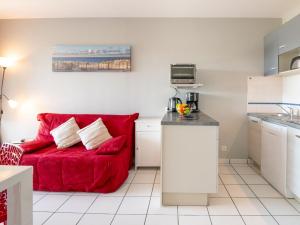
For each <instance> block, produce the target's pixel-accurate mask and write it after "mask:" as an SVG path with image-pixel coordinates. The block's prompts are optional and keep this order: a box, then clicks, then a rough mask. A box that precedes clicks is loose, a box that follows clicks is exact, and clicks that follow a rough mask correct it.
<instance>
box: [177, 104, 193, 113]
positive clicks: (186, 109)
mask: <svg viewBox="0 0 300 225" xmlns="http://www.w3.org/2000/svg"><path fill="white" fill-rule="evenodd" d="M176 110H177V112H178V113H179V115H181V116H189V115H190V114H191V108H190V107H189V106H188V105H187V104H177V105H176Z"/></svg>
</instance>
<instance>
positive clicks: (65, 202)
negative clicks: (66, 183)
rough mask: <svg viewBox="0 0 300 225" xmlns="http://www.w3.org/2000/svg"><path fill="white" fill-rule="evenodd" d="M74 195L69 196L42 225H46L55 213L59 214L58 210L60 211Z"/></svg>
mask: <svg viewBox="0 0 300 225" xmlns="http://www.w3.org/2000/svg"><path fill="white" fill-rule="evenodd" d="M73 194H74V193H73ZM73 194H71V195H69V196H68V198H67V199H66V200H65V201H64V202H63V203H62V204H61V205H60V206H59V207H58V208H57V209H56V210H55V211H54V212H53V213H52V214H51V215H50V216H49V217H48V218H47V219H46V220H45V221H44V222H43V223H42V224H45V223H46V222H47V221H48V220H49V219H50V218H51V217H52V216H53V215H54V214H55V213H57V210H59V209H60V208H61V207H62V206H63V205H64V204H65V203H66V202H67V201H68V200H69V199H70V198H71V197H72V196H73Z"/></svg>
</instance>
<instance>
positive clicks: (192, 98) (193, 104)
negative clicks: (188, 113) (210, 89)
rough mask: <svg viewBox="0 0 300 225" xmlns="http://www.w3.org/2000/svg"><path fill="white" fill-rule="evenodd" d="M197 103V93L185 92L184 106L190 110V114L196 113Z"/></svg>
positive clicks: (197, 109)
mask: <svg viewBox="0 0 300 225" xmlns="http://www.w3.org/2000/svg"><path fill="white" fill-rule="evenodd" d="M198 101H199V93H196V92H187V93H186V104H188V106H189V107H190V108H191V109H192V112H198V111H199V107H198Z"/></svg>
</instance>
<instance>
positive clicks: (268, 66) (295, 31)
mask: <svg viewBox="0 0 300 225" xmlns="http://www.w3.org/2000/svg"><path fill="white" fill-rule="evenodd" d="M299 47H300V15H298V16H296V17H295V18H293V19H291V20H290V21H288V22H286V23H285V24H283V25H281V26H280V27H279V28H278V29H276V30H275V31H273V32H271V33H269V34H267V35H266V36H265V38H264V75H265V76H269V75H275V74H278V72H279V64H280V62H278V56H279V55H281V54H283V53H287V52H289V51H291V50H293V49H296V48H299Z"/></svg>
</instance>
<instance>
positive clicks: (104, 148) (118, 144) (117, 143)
mask: <svg viewBox="0 0 300 225" xmlns="http://www.w3.org/2000/svg"><path fill="white" fill-rule="evenodd" d="M126 141H127V138H126V136H125V135H122V136H118V137H114V138H111V139H109V140H107V141H105V142H104V143H103V144H101V145H100V146H99V147H98V148H97V149H96V154H97V155H106V154H115V153H118V152H120V151H121V150H122V148H123V146H124V145H125V144H126Z"/></svg>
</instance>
